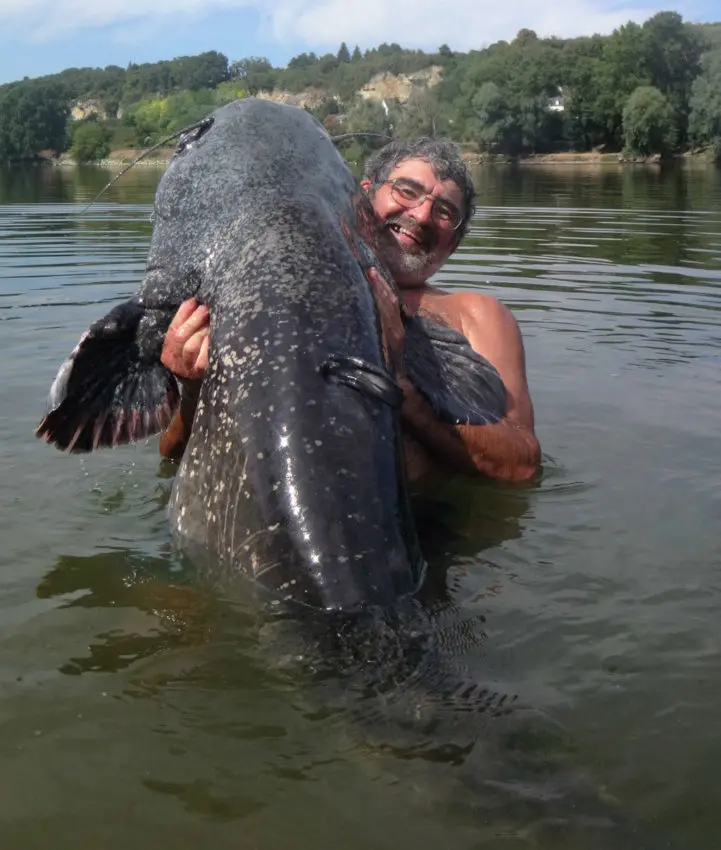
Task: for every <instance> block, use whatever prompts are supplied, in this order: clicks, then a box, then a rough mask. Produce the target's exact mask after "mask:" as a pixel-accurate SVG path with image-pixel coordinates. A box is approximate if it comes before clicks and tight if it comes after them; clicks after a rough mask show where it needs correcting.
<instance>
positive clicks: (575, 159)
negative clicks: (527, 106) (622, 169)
mask: <svg viewBox="0 0 721 850" xmlns="http://www.w3.org/2000/svg"><path fill="white" fill-rule="evenodd" d="M463 159H464V160H465V161H466V162H467V163H468V164H469V165H470V166H471V167H478V166H482V165H522V166H526V165H538V166H540V165H543V166H549V165H563V166H569V165H573V166H576V165H584V166H602V165H661V164H668V163H681V164H685V165H690V164H693V165H710V164H711V160H710V158H709V156H708V154H707V153H706V151H687V152H685V153H682V154H678V155H676V156H673V157H669V158H668V159H662V157H661V156H660V154H653V155H652V156H646V157H643V156H638V157H629V156H625V155H624V154H622V153H602V152H600V151H565V152H562V153H561V152H559V153H539V154H526V155H524V156H518V157H509V156H503V155H498V154H484V153H473V152H468V151H467V152H464V153H463Z"/></svg>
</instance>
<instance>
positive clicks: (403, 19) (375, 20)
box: [0, 0, 656, 50]
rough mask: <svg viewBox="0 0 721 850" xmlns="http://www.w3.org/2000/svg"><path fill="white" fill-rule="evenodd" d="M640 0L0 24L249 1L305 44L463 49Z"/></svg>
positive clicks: (381, 5) (292, 5) (547, 30)
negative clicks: (391, 44)
mask: <svg viewBox="0 0 721 850" xmlns="http://www.w3.org/2000/svg"><path fill="white" fill-rule="evenodd" d="M644 2H648V0H640V2H639V0H636V2H635V3H634V0H630V2H629V3H628V5H626V6H623V5H620V4H619V3H618V2H612V0H576V2H572V3H561V2H558V0H516V2H515V3H503V2H499V0H455V1H454V2H453V3H452V4H450V3H443V2H439V0H360V2H357V0H356V1H355V2H354V0H0V30H4V31H5V33H6V35H12V36H14V38H15V40H20V39H21V38H23V37H24V38H30V39H32V40H42V41H52V40H53V38H54V37H56V36H58V35H68V34H70V33H72V32H74V31H80V30H86V31H87V30H88V29H92V28H95V27H101V26H108V25H113V24H127V23H129V22H133V23H138V25H139V24H140V22H141V21H143V20H144V19H145V20H148V19H153V20H154V21H157V20H158V19H162V18H171V19H172V18H177V17H178V16H199V15H203V16H205V15H210V14H212V13H213V12H214V11H219V10H226V11H227V10H228V9H233V8H237V9H240V8H246V9H248V8H253V9H255V10H256V11H257V12H258V14H259V15H260V17H261V20H262V28H263V32H264V34H265V35H266V36H270V37H272V38H273V39H274V40H277V41H278V42H279V43H284V42H293V43H296V44H297V43H298V42H302V43H304V44H305V45H307V48H308V49H310V50H313V49H321V50H323V49H326V48H329V49H334V48H335V47H337V45H338V44H340V42H341V41H346V42H347V43H348V44H350V45H354V44H359V45H360V46H361V47H369V46H375V45H378V44H380V43H381V42H383V41H387V42H393V41H395V42H398V43H399V44H401V45H402V46H403V47H421V48H425V49H434V48H436V47H438V45H440V44H442V43H447V44H449V45H450V46H451V48H453V49H456V50H468V49H470V48H479V47H482V46H483V45H486V44H489V43H492V42H494V41H497V40H499V39H511V38H513V36H514V35H515V33H516V32H517V31H518V30H519V29H520V28H522V27H526V28H528V29H533V30H536V32H537V33H538V34H539V35H542V36H543V35H558V36H561V37H567V36H572V35H581V34H590V33H593V32H602V33H605V32H610V31H611V30H612V29H613V28H614V27H616V26H618V25H619V24H622V23H625V22H626V21H628V20H629V19H633V20H637V21H640V20H643V19H645V18H647V17H648V16H649V15H651V14H653V12H654V11H656V10H655V9H650V8H648V7H646V8H644V6H643V3H644ZM651 2H653V0H651Z"/></svg>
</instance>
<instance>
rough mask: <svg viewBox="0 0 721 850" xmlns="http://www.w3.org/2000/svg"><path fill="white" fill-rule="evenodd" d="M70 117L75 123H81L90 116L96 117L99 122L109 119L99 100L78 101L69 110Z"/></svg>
mask: <svg viewBox="0 0 721 850" xmlns="http://www.w3.org/2000/svg"><path fill="white" fill-rule="evenodd" d="M70 115H71V116H72V117H73V119H74V120H75V121H82V120H83V119H84V118H89V117H90V116H91V115H97V116H98V118H99V119H100V120H101V121H107V120H108V118H109V117H110V116H109V115H108V111H107V110H106V109H105V107H104V106H103V104H102V103H100V101H99V100H79V101H78V102H77V103H76V104H75V106H73V108H72V109H71V110H70Z"/></svg>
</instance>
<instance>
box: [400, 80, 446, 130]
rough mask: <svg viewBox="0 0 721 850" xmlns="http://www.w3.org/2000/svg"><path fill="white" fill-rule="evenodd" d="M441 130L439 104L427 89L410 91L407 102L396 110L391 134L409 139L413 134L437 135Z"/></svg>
mask: <svg viewBox="0 0 721 850" xmlns="http://www.w3.org/2000/svg"><path fill="white" fill-rule="evenodd" d="M441 132H442V121H441V105H440V103H439V102H438V98H437V97H436V95H435V94H434V93H433V92H432V91H429V90H428V89H421V90H420V91H413V92H411V95H410V97H409V98H408V100H407V102H406V103H404V104H403V105H402V106H401V107H400V109H399V110H398V117H397V119H396V120H395V121H394V126H393V135H394V136H395V137H396V138H403V139H409V138H412V137H413V136H437V135H440V134H441Z"/></svg>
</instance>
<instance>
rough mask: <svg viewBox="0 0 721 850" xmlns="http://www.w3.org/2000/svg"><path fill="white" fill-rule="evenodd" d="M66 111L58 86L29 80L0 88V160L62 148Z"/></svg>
mask: <svg viewBox="0 0 721 850" xmlns="http://www.w3.org/2000/svg"><path fill="white" fill-rule="evenodd" d="M69 114H70V109H69V106H68V103H67V95H66V92H65V89H64V88H63V87H62V86H60V85H57V84H54V85H53V84H49V83H45V82H38V81H35V80H28V81H27V82H22V83H15V84H13V85H10V86H5V87H3V88H2V89H0V160H9V159H29V158H32V157H34V156H36V155H37V154H38V153H40V151H43V150H52V151H54V152H56V153H57V152H59V151H62V150H64V149H65V132H66V127H67V121H68V116H69Z"/></svg>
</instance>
